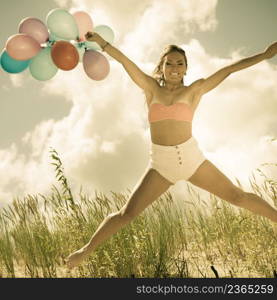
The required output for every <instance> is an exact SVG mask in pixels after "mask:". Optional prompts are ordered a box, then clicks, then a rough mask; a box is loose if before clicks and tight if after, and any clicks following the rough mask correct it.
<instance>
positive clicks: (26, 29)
mask: <svg viewBox="0 0 277 300" xmlns="http://www.w3.org/2000/svg"><path fill="white" fill-rule="evenodd" d="M18 31H19V33H26V34H28V35H29V36H31V37H32V38H33V39H35V40H36V41H37V42H38V43H39V44H42V43H45V42H46V41H47V40H48V38H49V34H48V30H47V27H46V26H45V25H44V23H43V22H42V21H41V20H39V19H37V18H31V17H28V18H25V19H23V20H22V21H21V22H20V23H19V27H18Z"/></svg>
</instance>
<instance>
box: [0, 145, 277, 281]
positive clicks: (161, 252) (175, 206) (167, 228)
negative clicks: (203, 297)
mask: <svg viewBox="0 0 277 300" xmlns="http://www.w3.org/2000/svg"><path fill="white" fill-rule="evenodd" d="M51 157H52V160H53V165H54V166H55V172H56V178H57V181H58V183H59V184H60V188H59V189H58V188H57V187H56V186H53V187H52V192H51V195H49V196H44V195H28V196H25V197H24V198H22V199H14V200H13V202H12V203H11V204H10V205H9V206H7V207H5V208H2V209H1V210H0V277H48V278H49V277H149V278H151V277H194V278H203V277H250V278H251V277H274V273H275V274H276V271H274V270H277V247H276V245H277V244H276V242H277V228H276V225H275V224H274V223H273V222H271V221H269V220H267V219H265V218H263V217H259V216H256V215H254V214H252V213H250V212H248V211H246V210H243V209H239V208H236V207H234V206H232V205H230V204H229V203H227V202H225V201H222V200H220V199H218V198H216V197H214V196H212V195H210V196H209V199H201V197H200V195H199V194H198V193H197V190H196V189H193V188H192V186H191V185H187V189H188V194H189V196H187V197H186V198H185V199H184V201H183V202H182V203H180V202H174V201H173V198H172V195H171V194H170V193H169V192H167V193H165V194H164V195H163V196H161V197H160V198H159V199H158V200H157V201H156V202H154V203H153V205H151V206H150V207H149V208H147V209H146V210H145V211H144V212H143V213H142V214H141V215H140V216H138V217H137V218H136V219H135V220H134V221H133V222H132V223H131V224H130V225H128V226H126V227H124V228H123V229H122V230H121V231H119V232H118V233H117V234H115V235H114V236H112V237H111V238H110V239H109V240H107V241H106V242H105V243H103V244H102V245H101V246H99V247H98V248H97V249H96V250H95V251H94V253H92V255H91V256H90V258H89V259H87V260H86V261H85V262H84V263H83V264H82V266H80V267H78V268H76V269H74V270H73V271H68V270H67V269H66V267H65V265H64V259H65V258H66V257H67V255H68V254H70V253H71V252H72V251H74V250H77V249H78V248H79V247H81V246H83V245H84V244H85V243H87V242H88V240H89V239H90V237H91V235H92V234H93V232H94V231H95V230H96V228H97V227H98V225H99V224H100V223H101V222H102V220H103V219H104V218H105V216H106V215H108V214H109V213H111V212H114V211H116V210H118V209H120V208H121V207H122V206H123V205H124V203H125V202H126V201H127V199H128V197H129V196H130V191H128V192H127V193H126V194H119V193H112V196H111V197H110V198H108V197H106V196H105V195H104V194H101V193H97V192H95V195H94V196H90V197H89V196H87V195H84V194H83V193H82V191H80V193H79V195H78V196H75V197H73V196H72V193H71V190H70V187H69V185H68V183H67V180H66V177H65V175H64V171H63V167H62V163H61V161H60V159H59V157H58V154H57V153H56V152H55V150H52V151H51ZM251 185H252V188H253V190H254V192H255V193H256V194H258V195H260V196H263V197H264V198H265V199H268V200H269V199H272V200H273V201H274V204H275V206H277V197H276V195H277V183H276V182H274V181H272V180H270V179H268V178H266V177H265V179H264V183H263V184H262V185H261V186H258V185H257V184H255V181H252V182H251ZM206 202H209V203H210V204H211V205H209V207H208V206H207V204H206Z"/></svg>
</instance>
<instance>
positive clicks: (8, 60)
mask: <svg viewBox="0 0 277 300" xmlns="http://www.w3.org/2000/svg"><path fill="white" fill-rule="evenodd" d="M30 61H31V59H28V60H16V59H13V58H12V57H10V56H9V54H8V53H7V51H6V50H5V49H4V50H3V51H2V53H1V58H0V62H1V66H2V68H3V69H4V70H5V71H6V72H8V73H20V72H22V71H24V70H25V69H27V68H28V66H29V63H30Z"/></svg>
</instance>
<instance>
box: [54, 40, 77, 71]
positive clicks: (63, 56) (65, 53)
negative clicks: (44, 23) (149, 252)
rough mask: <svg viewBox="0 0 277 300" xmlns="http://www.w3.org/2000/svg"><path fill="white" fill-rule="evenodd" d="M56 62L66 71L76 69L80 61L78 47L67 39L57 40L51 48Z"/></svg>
mask: <svg viewBox="0 0 277 300" xmlns="http://www.w3.org/2000/svg"><path fill="white" fill-rule="evenodd" d="M51 57H52V59H53V62H54V64H55V65H56V66H57V67H58V68H59V69H62V70H64V71H69V70H72V69H74V68H75V67H76V66H77V65H78V63H79V53H78V51H77V49H76V48H75V47H74V46H73V45H72V44H71V43H70V42H67V41H57V42H56V43H55V44H54V45H53V46H52V49H51Z"/></svg>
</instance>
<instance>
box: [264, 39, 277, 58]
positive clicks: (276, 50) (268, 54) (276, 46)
mask: <svg viewBox="0 0 277 300" xmlns="http://www.w3.org/2000/svg"><path fill="white" fill-rule="evenodd" d="M276 54H277V42H275V43H273V44H272V45H270V46H269V47H268V48H267V49H266V50H265V52H264V55H265V58H266V59H268V58H272V57H273V56H275V55H276Z"/></svg>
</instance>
